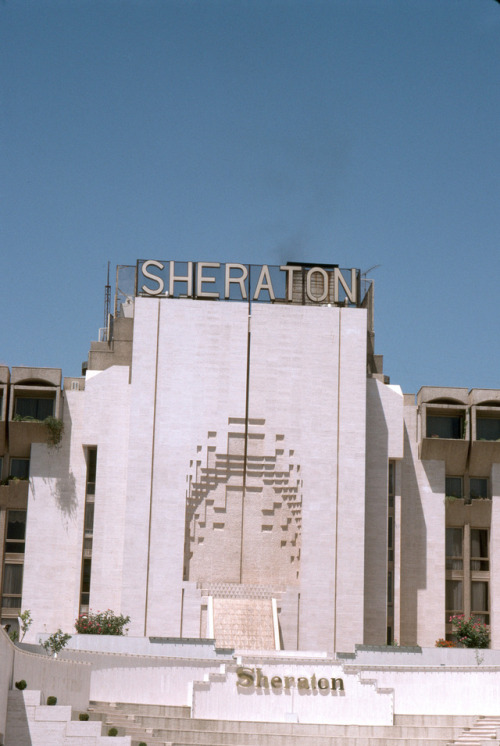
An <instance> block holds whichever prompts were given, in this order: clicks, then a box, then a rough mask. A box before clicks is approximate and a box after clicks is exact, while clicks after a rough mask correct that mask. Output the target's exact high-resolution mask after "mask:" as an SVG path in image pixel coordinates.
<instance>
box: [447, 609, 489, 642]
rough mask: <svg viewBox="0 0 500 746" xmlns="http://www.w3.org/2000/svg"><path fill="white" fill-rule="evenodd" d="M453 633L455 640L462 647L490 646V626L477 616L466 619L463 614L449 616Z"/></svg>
mask: <svg viewBox="0 0 500 746" xmlns="http://www.w3.org/2000/svg"><path fill="white" fill-rule="evenodd" d="M450 622H451V624H452V626H453V633H454V634H455V635H456V637H457V642H458V643H459V644H460V645H463V646H464V648H488V647H489V646H490V628H489V627H488V625H487V624H484V622H482V621H481V620H480V619H479V618H478V617H475V616H471V617H470V618H469V619H466V618H465V616H464V614H455V616H451V617H450Z"/></svg>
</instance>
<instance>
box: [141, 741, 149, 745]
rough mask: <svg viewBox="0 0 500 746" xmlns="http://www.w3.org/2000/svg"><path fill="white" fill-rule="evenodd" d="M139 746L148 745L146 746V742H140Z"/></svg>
mask: <svg viewBox="0 0 500 746" xmlns="http://www.w3.org/2000/svg"><path fill="white" fill-rule="evenodd" d="M139 746H148V745H147V743H146V741H141V742H140V744H139Z"/></svg>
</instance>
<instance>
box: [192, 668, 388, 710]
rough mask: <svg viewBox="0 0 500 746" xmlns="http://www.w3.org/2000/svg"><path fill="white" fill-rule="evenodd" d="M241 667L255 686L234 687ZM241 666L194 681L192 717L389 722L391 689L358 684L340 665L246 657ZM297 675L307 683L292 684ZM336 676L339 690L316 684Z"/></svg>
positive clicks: (324, 683)
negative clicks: (289, 682) (302, 686)
mask: <svg viewBox="0 0 500 746" xmlns="http://www.w3.org/2000/svg"><path fill="white" fill-rule="evenodd" d="M243 668H244V670H245V671H248V672H252V674H251V675H253V680H254V683H255V685H254V686H249V687H242V686H238V684H237V682H238V670H240V671H241V670H243ZM243 668H240V669H237V668H236V667H234V666H233V667H232V669H231V670H229V671H228V672H227V673H225V674H219V675H212V676H210V677H209V680H208V681H206V682H195V684H194V686H193V706H192V716H193V717H194V718H207V719H210V720H212V719H221V720H236V721H254V722H278V723H280V722H281V723H283V722H299V723H318V724H322V723H328V724H340V723H350V724H362V723H370V724H372V725H392V723H393V692H392V691H388V690H386V691H381V690H379V689H378V688H377V686H376V685H375V683H374V682H370V683H363V682H362V681H360V679H359V677H358V676H357V675H356V674H345V672H344V671H343V669H342V667H341V666H340V665H339V664H334V663H332V662H331V661H330V662H328V663H325V662H321V661H318V660H314V661H312V660H304V661H303V662H301V663H299V662H297V661H293V660H289V661H280V660H275V661H271V660H266V661H261V662H260V665H259V664H257V665H256V664H255V662H252V661H249V660H248V659H247V658H245V661H244V663H243ZM257 669H259V671H260V674H259V672H258V671H257ZM313 676H314V677H315V679H313ZM258 677H259V678H258ZM275 677H279V679H280V681H281V682H282V684H283V683H284V682H285V677H288V679H291V678H292V677H293V679H294V681H295V684H294V685H293V686H290V687H289V688H285V687H284V686H283V685H280V686H272V685H271V681H272V679H273V678H274V680H275V683H277V682H276V678H275ZM299 677H304V678H306V679H307V681H308V686H309V688H307V689H299V688H298V687H297V685H296V682H297V681H298V679H299ZM339 678H341V679H342V681H343V685H344V690H343V691H342V690H339V689H336V690H335V691H334V690H333V689H332V688H329V689H326V688H325V689H320V688H318V685H317V683H315V682H319V681H320V679H323V683H322V685H324V686H326V682H331V680H332V679H336V680H338V679H339ZM264 679H265V680H266V681H264ZM257 681H259V683H260V684H261V685H260V686H258V685H257ZM337 685H338V681H337Z"/></svg>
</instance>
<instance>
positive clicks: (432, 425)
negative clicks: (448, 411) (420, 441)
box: [427, 415, 463, 440]
mask: <svg viewBox="0 0 500 746" xmlns="http://www.w3.org/2000/svg"><path fill="white" fill-rule="evenodd" d="M427 437H428V438H452V439H454V440H458V439H460V438H462V437H463V417H460V415H452V416H445V415H427Z"/></svg>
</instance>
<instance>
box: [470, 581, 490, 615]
mask: <svg viewBox="0 0 500 746" xmlns="http://www.w3.org/2000/svg"><path fill="white" fill-rule="evenodd" d="M488 591H489V583H488V581H487V580H473V581H472V583H471V614H473V616H477V617H479V619H480V620H481V621H482V622H483V623H484V624H489V623H490V616H489V614H488V611H489V608H490V607H489V592H488Z"/></svg>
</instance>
